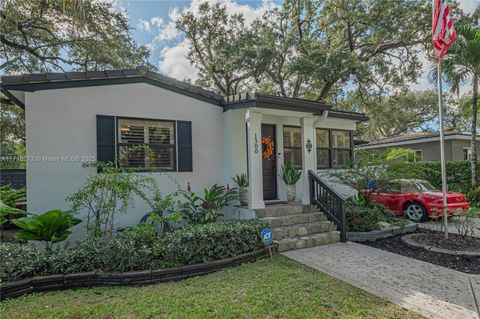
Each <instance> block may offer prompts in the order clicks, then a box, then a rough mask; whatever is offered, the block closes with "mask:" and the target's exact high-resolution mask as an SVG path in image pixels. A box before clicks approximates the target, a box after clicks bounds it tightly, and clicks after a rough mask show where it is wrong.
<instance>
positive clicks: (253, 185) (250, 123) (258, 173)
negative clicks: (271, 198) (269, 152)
mask: <svg viewBox="0 0 480 319" xmlns="http://www.w3.org/2000/svg"><path fill="white" fill-rule="evenodd" d="M245 119H246V121H247V132H248V133H247V134H248V137H247V138H248V141H247V148H248V154H247V156H248V159H247V162H248V178H249V183H248V208H249V209H259V208H265V203H264V202H263V172H262V113H259V112H251V111H247V113H246V114H245Z"/></svg>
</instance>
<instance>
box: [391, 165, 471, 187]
mask: <svg viewBox="0 0 480 319" xmlns="http://www.w3.org/2000/svg"><path fill="white" fill-rule="evenodd" d="M470 165H471V164H470V161H449V162H447V164H446V166H447V183H448V188H449V190H451V191H456V192H461V193H464V194H466V193H468V192H469V191H470V184H471V179H472V174H471V172H470ZM479 168H480V166H477V174H479V173H480V169H479ZM388 173H389V176H391V177H392V178H418V179H424V180H426V181H428V182H430V183H431V184H432V185H433V186H435V187H436V188H438V189H440V188H442V171H441V166H440V161H424V162H417V163H398V164H392V165H390V166H389V167H388Z"/></svg>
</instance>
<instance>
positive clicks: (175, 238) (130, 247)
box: [0, 221, 263, 282]
mask: <svg viewBox="0 0 480 319" xmlns="http://www.w3.org/2000/svg"><path fill="white" fill-rule="evenodd" d="M262 228H263V226H262V224H261V223H260V222H258V221H224V222H217V223H210V224H203V225H189V226H186V227H183V228H180V229H178V230H175V231H174V232H172V233H168V234H166V235H165V236H164V237H163V238H161V239H158V238H157V237H156V232H155V229H154V227H152V226H151V225H145V224H143V225H140V226H135V227H131V228H127V229H126V230H124V231H123V232H120V233H118V234H117V235H116V236H115V237H114V238H112V239H110V240H105V239H102V238H100V237H93V236H91V237H89V238H87V239H85V240H84V241H82V242H80V243H78V244H77V245H75V246H72V247H57V248H56V249H52V250H50V251H41V250H39V249H38V248H36V247H34V246H32V247H30V246H27V245H22V244H10V243H0V260H2V262H1V263H0V282H5V281H13V280H19V279H22V278H26V277H31V276H36V275H48V274H59V273H75V272H83V271H93V270H103V271H132V270H145V269H159V268H164V267H174V266H180V265H185V264H195V263H202V262H209V261H212V260H217V259H223V258H229V257H233V256H236V255H239V254H243V253H247V252H251V251H255V250H258V249H260V248H262V247H263V243H262V241H261V239H260V235H259V234H260V231H261V229H262Z"/></svg>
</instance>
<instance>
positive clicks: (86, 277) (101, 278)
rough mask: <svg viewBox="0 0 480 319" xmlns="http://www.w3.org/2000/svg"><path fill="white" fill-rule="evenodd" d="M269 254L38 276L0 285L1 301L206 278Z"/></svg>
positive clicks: (261, 253) (266, 250)
mask: <svg viewBox="0 0 480 319" xmlns="http://www.w3.org/2000/svg"><path fill="white" fill-rule="evenodd" d="M269 255H270V251H269V249H268V247H266V248H263V249H260V250H257V251H254V252H250V253H246V254H242V255H238V256H235V257H232V258H227V259H221V260H216V261H212V262H209V263H204V264H195V265H186V266H182V267H176V268H166V269H158V270H140V271H128V272H103V271H90V272H82V273H74V274H60V275H48V276H37V277H33V278H27V279H22V280H18V281H13V282H9V283H6V284H4V285H2V286H0V300H5V299H11V298H16V297H20V296H22V295H26V294H29V293H33V292H44V291H51V290H63V289H74V288H84V287H94V286H120V285H146V284H153V283H160V282H167V281H178V280H181V279H185V278H188V277H193V276H199V275H206V274H208V273H212V272H215V271H217V270H220V269H223V268H226V267H231V266H237V265H240V264H243V263H247V262H254V261H256V260H258V259H262V258H265V257H267V256H269Z"/></svg>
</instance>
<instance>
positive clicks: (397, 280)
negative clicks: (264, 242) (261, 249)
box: [283, 242, 480, 319]
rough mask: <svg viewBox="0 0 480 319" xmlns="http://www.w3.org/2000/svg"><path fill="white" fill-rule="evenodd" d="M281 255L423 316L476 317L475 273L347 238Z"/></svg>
mask: <svg viewBox="0 0 480 319" xmlns="http://www.w3.org/2000/svg"><path fill="white" fill-rule="evenodd" d="M283 254H284V255H285V256H287V257H289V258H291V259H293V260H296V261H298V262H300V263H302V264H305V265H307V266H310V267H312V268H315V269H318V270H320V271H322V272H324V273H327V274H328V275H331V276H333V277H336V278H338V279H340V280H343V281H345V282H348V283H350V284H352V285H354V286H357V287H359V288H361V289H363V290H366V291H368V292H370V293H373V294H375V295H377V296H380V297H383V298H386V299H388V300H390V301H392V302H394V303H396V304H398V305H400V306H402V307H404V308H406V309H409V310H412V311H415V312H418V313H420V314H422V315H423V316H425V317H427V318H435V319H440V318H445V319H457V318H458V319H480V310H479V303H480V275H467V274H464V273H461V272H458V271H455V270H451V269H448V268H445V267H441V266H437V265H433V264H430V263H426V262H423V261H419V260H415V259H412V258H409V257H404V256H401V255H397V254H393V253H390V252H387V251H383V250H380V249H376V248H372V247H368V246H364V245H361V244H357V243H352V242H348V243H336V244H331V245H325V246H318V247H313V248H307V249H301V250H293V251H288V252H285V253H283Z"/></svg>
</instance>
